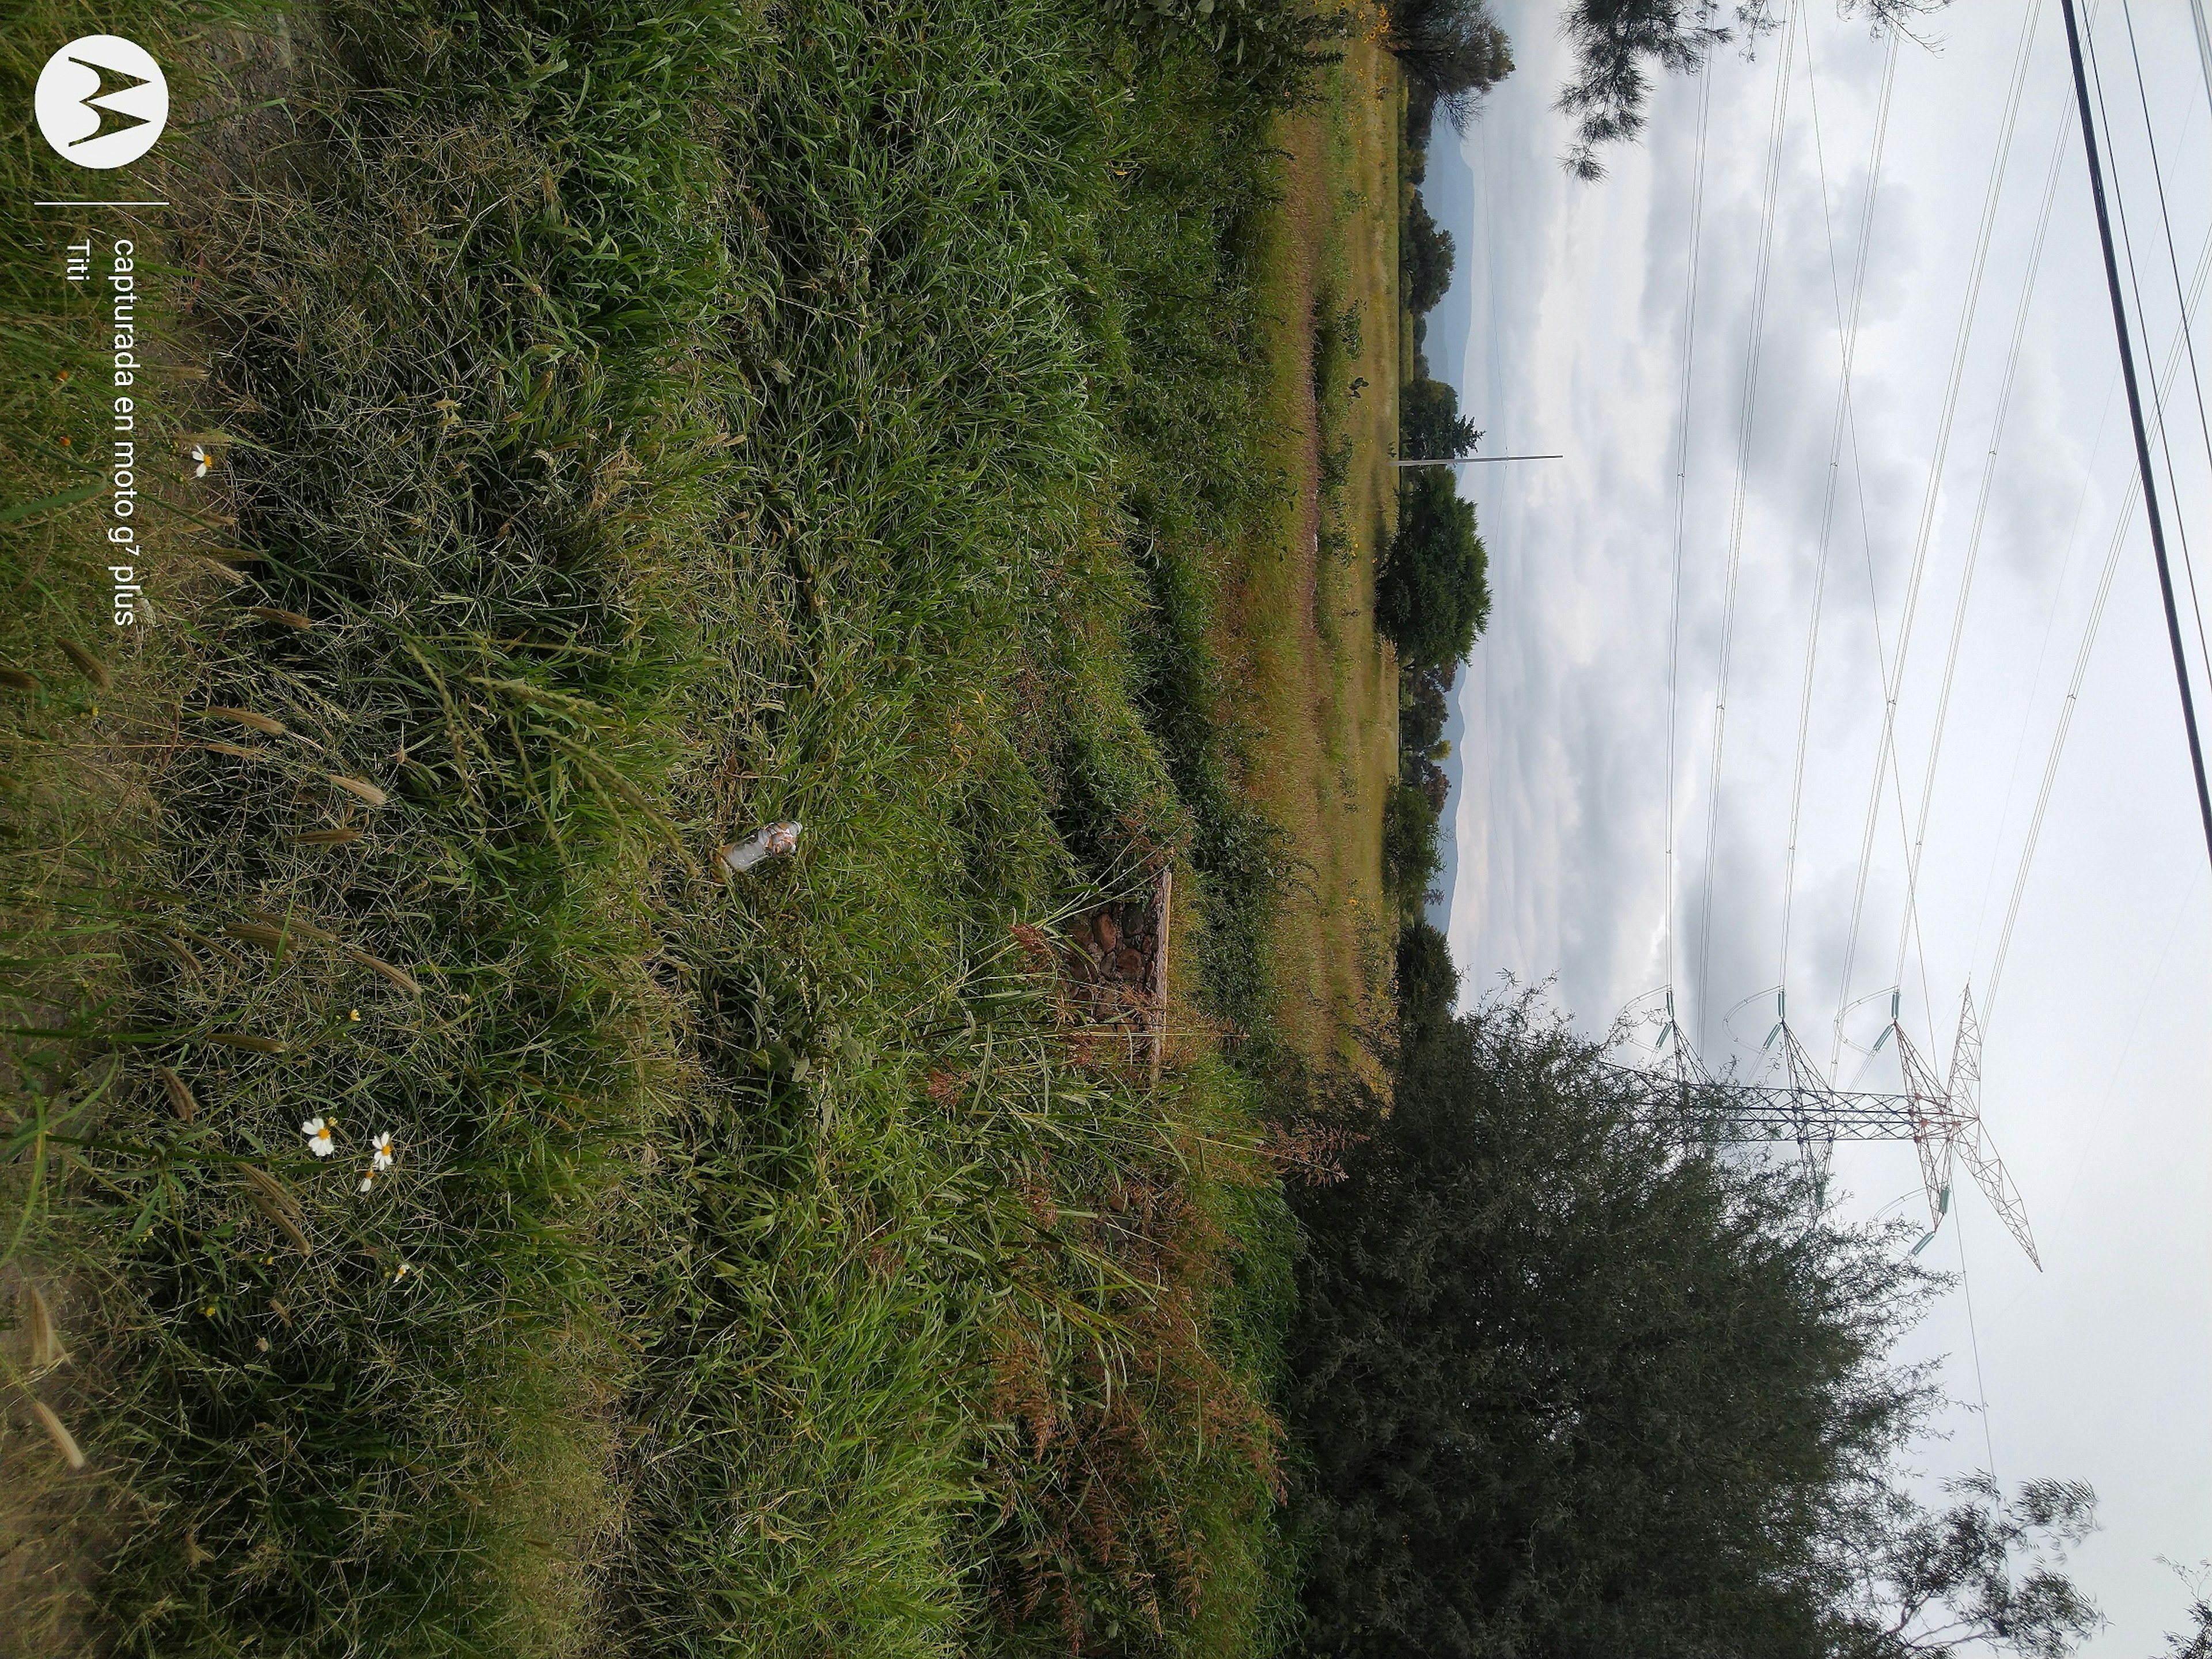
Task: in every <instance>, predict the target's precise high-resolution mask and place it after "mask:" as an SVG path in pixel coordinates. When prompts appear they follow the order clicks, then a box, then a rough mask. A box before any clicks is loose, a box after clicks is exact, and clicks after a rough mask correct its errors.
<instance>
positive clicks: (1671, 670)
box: [1665, 58, 1713, 1022]
mask: <svg viewBox="0 0 2212 1659" xmlns="http://www.w3.org/2000/svg"><path fill="white" fill-rule="evenodd" d="M1712 113H1713V71H1712V63H1711V58H1708V59H1707V60H1706V62H1705V64H1704V66H1703V67H1701V68H1700V69H1699V71H1698V164H1697V168H1696V171H1695V173H1693V174H1692V183H1691V185H1690V258H1689V274H1688V276H1686V278H1685V280H1684V283H1683V289H1682V376H1681V398H1680V402H1681V407H1680V410H1679V412H1678V413H1677V415H1676V416H1675V422H1674V430H1675V439H1674V594H1673V599H1672V601H1671V604H1670V606H1669V609H1668V617H1667V795H1666V805H1667V915H1666V917H1665V933H1666V941H1667V945H1666V949H1667V971H1666V975H1665V978H1666V982H1667V996H1668V1018H1669V1020H1670V1022H1671V1020H1672V1018H1673V1006H1674V734H1675V729H1676V726H1677V725H1678V721H1677V718H1676V708H1677V701H1676V700H1677V691H1678V688H1679V686H1680V667H1681V659H1682V524H1683V509H1684V505H1685V502H1686V499H1687V495H1688V490H1689V475H1690V372H1691V369H1692V367H1693V366H1694V364H1695V363H1696V362H1697V345H1698V258H1699V251H1700V249H1701V247H1702V246H1703V243H1704V240H1705V138H1706V135H1707V133H1708V132H1709V131H1711V124H1712Z"/></svg>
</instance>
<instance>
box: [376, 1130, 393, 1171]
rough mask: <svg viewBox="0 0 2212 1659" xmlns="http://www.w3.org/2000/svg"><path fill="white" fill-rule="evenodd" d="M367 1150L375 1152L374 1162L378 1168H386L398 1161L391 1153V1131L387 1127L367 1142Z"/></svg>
mask: <svg viewBox="0 0 2212 1659" xmlns="http://www.w3.org/2000/svg"><path fill="white" fill-rule="evenodd" d="M369 1150H370V1151H371V1152H374V1153H375V1154H376V1158H375V1160H374V1163H375V1167H376V1168H377V1169H379V1170H388V1169H390V1168H391V1167H392V1165H393V1164H396V1163H397V1162H398V1158H395V1157H394V1156H393V1154H392V1131H391V1130H389V1129H386V1131H385V1132H384V1133H382V1134H380V1135H379V1136H377V1138H376V1139H374V1140H373V1141H371V1142H370V1143H369Z"/></svg>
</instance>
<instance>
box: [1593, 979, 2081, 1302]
mask: <svg viewBox="0 0 2212 1659" xmlns="http://www.w3.org/2000/svg"><path fill="white" fill-rule="evenodd" d="M1786 1009H1787V1005H1786V1004H1784V1002H1783V1001H1782V1000H1781V998H1780V997H1779V995H1778V996H1777V999H1776V1009H1775V1013H1776V1018H1775V1022H1774V1029H1773V1030H1771V1031H1769V1032H1768V1033H1767V1036H1766V1042H1765V1044H1764V1045H1762V1047H1761V1048H1760V1051H1759V1052H1760V1055H1761V1060H1762V1063H1761V1065H1760V1068H1759V1077H1758V1078H1755V1079H1753V1080H1749V1081H1745V1080H1741V1079H1737V1078H1736V1077H1735V1076H1734V1075H1733V1073H1729V1074H1728V1075H1723V1076H1721V1077H1715V1076H1714V1075H1713V1074H1712V1073H1710V1072H1708V1071H1707V1070H1706V1069H1705V1065H1704V1063H1703V1062H1702V1061H1701V1060H1699V1058H1698V1056H1697V1054H1695V1052H1693V1051H1692V1049H1691V1048H1690V1046H1689V1043H1688V1042H1687V1040H1686V1038H1685V1037H1684V1036H1683V1034H1682V1030H1681V1027H1680V1025H1679V1024H1677V1023H1676V1022H1675V1020H1674V1010H1673V997H1672V995H1671V994H1669V996H1668V1007H1667V1014H1666V1024H1665V1026H1664V1028H1663V1029H1662V1030H1661V1032H1660V1034H1659V1039H1658V1042H1657V1044H1656V1047H1657V1048H1658V1049H1659V1050H1660V1051H1661V1058H1659V1059H1658V1060H1657V1061H1656V1063H1655V1065H1653V1066H1644V1067H1639V1066H1614V1067H1613V1072H1614V1073H1615V1075H1616V1076H1617V1078H1618V1079H1620V1081H1621V1082H1622V1083H1624V1084H1625V1085H1626V1086H1627V1088H1628V1089H1629V1090H1630V1091H1631V1092H1632V1096H1633V1097H1635V1098H1636V1099H1637V1100H1638V1103H1639V1105H1640V1106H1641V1108H1642V1109H1644V1111H1645V1112H1646V1113H1647V1114H1648V1115H1650V1117H1651V1118H1652V1119H1653V1120H1654V1121H1664V1122H1668V1123H1670V1124H1676V1125H1680V1127H1682V1128H1683V1129H1684V1130H1685V1131H1686V1133H1691V1134H1692V1135H1695V1136H1697V1137H1699V1138H1701V1139H1707V1140H1717V1141H1720V1142H1723V1143H1731V1144H1736V1145H1744V1144H1773V1143H1777V1142H1781V1141H1795V1142H1796V1145H1797V1147H1798V1150H1799V1152H1800V1153H1801V1154H1802V1156H1803V1158H1805V1160H1806V1163H1807V1164H1808V1166H1809V1167H1810V1168H1811V1169H1812V1170H1813V1173H1814V1178H1815V1181H1816V1182H1820V1183H1825V1182H1826V1175H1827V1167H1828V1158H1829V1155H1830V1153H1831V1152H1832V1150H1833V1148H1834V1146H1835V1144H1836V1143H1837V1142H1838V1141H1839V1140H1909V1141H1911V1143H1912V1144H1913V1146H1914V1148H1915V1150H1916V1151H1917V1152H1918V1153H1919V1155H1920V1178H1921V1182H1922V1184H1923V1187H1924V1188H1926V1191H1927V1195H1928V1218H1929V1228H1928V1236H1927V1237H1926V1238H1923V1239H1922V1240H1921V1241H1920V1243H1919V1244H1918V1245H1916V1246H1915V1247H1914V1249H1915V1250H1916V1253H1917V1251H1918V1250H1919V1249H1924V1248H1925V1247H1926V1245H1927V1244H1928V1243H1929V1240H1930V1239H1933V1238H1934V1237H1936V1232H1937V1231H1938V1230H1939V1229H1941V1227H1942V1225H1943V1217H1944V1216H1945V1214H1946V1213H1948V1211H1949V1210H1950V1207H1951V1174H1952V1170H1953V1168H1954V1164H1955V1163H1957V1162H1958V1161H1960V1160H1963V1161H1964V1162H1965V1164H1966V1170H1967V1172H1968V1173H1969V1174H1971V1175H1972V1176H1973V1178H1974V1183H1975V1185H1977V1186H1978V1187H1979V1188H1981V1189H1982V1191H1983V1193H1984V1194H1985V1195H1986V1196H1987V1197H1988V1199H1989V1200H1990V1206H1991V1207H1992V1208H1994V1209H1995V1210H1996V1212H1997V1215H1998V1217H1999V1218H2001V1219H2002V1221H2003V1222H2004V1224H2005V1226H2006V1228H2007V1229H2008V1231H2010V1232H2011V1234H2012V1236H2013V1237H2015V1239H2017V1240H2019V1242H2020V1247H2021V1249H2023V1250H2025V1251H2027V1259H2028V1260H2029V1261H2033V1262H2034V1263H2035V1265H2036V1267H2037V1269H2038V1270H2039V1271H2040V1270H2041V1268H2042V1267H2043V1262H2042V1261H2041V1259H2040V1258H2039V1256H2038V1255H2036V1253H2035V1239H2034V1237H2033V1235H2032V1234H2031V1233H2030V1232H2029V1231H2028V1227H2027V1210H2026V1209H2025V1207H2024V1206H2022V1205H2021V1200H2020V1194H2019V1192H2018V1191H2017V1190H2016V1189H2015V1188H2014V1186H2013V1184H2012V1178H2011V1177H2010V1176H2008V1175H2007V1174H2006V1173H2005V1168H2004V1164H2002V1162H2001V1161H2000V1160H1999V1159H1998V1158H1997V1155H1996V1148H1995V1147H1994V1146H1992V1145H1991V1144H1990V1137H1989V1131H1988V1130H1987V1129H1986V1128H1985V1127H1984V1126H1983V1123H1982V1116H1981V1098H1980V1097H1981V1082H1982V1030H1981V1026H1980V1024H1978V1022H1977V1021H1976V1020H1975V1018H1974V1004H1973V997H1972V992H1971V991H1969V992H1967V993H1966V994H1964V995H1962V996H1961V997H1960V1002H1959V1033H1958V1036H1956V1037H1955V1038H1954V1040H1953V1042H1952V1044H1951V1065H1950V1069H1949V1070H1948V1072H1947V1073H1944V1074H1943V1075H1942V1076H1941V1077H1938V1076H1937V1075H1936V1069H1935V1067H1934V1066H1931V1065H1929V1063H1928V1061H1927V1060H1926V1059H1925V1058H1924V1057H1923V1055H1922V1054H1921V1053H1920V1051H1919V1050H1918V1049H1917V1048H1914V1047H1913V1045H1912V1042H1911V1039H1910V1038H1908V1037H1907V1036H1905V1027H1904V1024H1902V1022H1901V1021H1900V1020H1899V1018H1898V999H1897V997H1896V996H1895V995H1894V994H1893V995H1892V997H1891V999H1890V1008H1889V1023H1888V1024H1887V1026H1885V1027H1884V1028H1883V1030H1882V1033H1881V1036H1880V1037H1879V1038H1877V1039H1876V1041H1875V1046H1874V1050H1872V1051H1870V1052H1878V1051H1879V1050H1880V1049H1881V1046H1882V1044H1883V1043H1885V1042H1889V1041H1890V1040H1891V1039H1892V1038H1894V1039H1895V1040H1896V1042H1897V1058H1898V1064H1899V1070H1900V1071H1901V1072H1902V1073H1903V1079H1904V1084H1905V1087H1904V1090H1903V1091H1902V1092H1901V1093H1898V1094H1876V1093H1867V1092H1863V1091H1856V1090H1846V1089H1838V1088H1835V1087H1833V1086H1832V1085H1830V1084H1829V1083H1828V1082H1827V1081H1826V1079H1823V1078H1822V1076H1821V1075H1820V1067H1819V1066H1817V1065H1815V1064H1814V1060H1813V1059H1812V1057H1811V1056H1810V1055H1809V1054H1807V1053H1806V1052H1805V1049H1804V1046H1803V1045H1802V1043H1800V1042H1798V1040H1797V1034H1796V1032H1795V1031H1793V1030H1790V1021H1789V1018H1788V1015H1787V1011H1786Z"/></svg>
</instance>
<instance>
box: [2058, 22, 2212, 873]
mask: <svg viewBox="0 0 2212 1659" xmlns="http://www.w3.org/2000/svg"><path fill="white" fill-rule="evenodd" d="M2060 4H2061V6H2062V7H2063V9H2064V11H2065V14H2066V49H2067V52H2068V54H2069V56H2070V57H2071V58H2072V59H2073V64H2074V97H2075V102H2076V104H2077V105H2078V106H2080V110H2081V143H2082V147H2083V149H2084V150H2085V152H2086V153H2087V157H2088V162H2089V194H2090V197H2091V198H2092V199H2093V201H2094V202H2095V204H2096V208H2097V239H2098V240H2099V241H2100V243H2101V244H2102V245H2103V247H2104V252H2105V282H2106V287H2107V288H2108V289H2110V290H2111V292H2112V328H2113V331H2114V333H2115V334H2116V335H2117V336H2118V341H2119V348H2120V378H2121V380H2122V381H2123V382H2124V384H2125V385H2126V386H2127V392H2128V420H2129V422H2130V425H2131V426H2133V427H2134V428H2135V437H2136V471H2137V472H2138V473H2139V475H2140V477H2141V480H2142V498H2143V512H2144V516H2145V518H2146V519H2147V520H2148V521H2149V524H2150V544H2151V552H2152V555H2153V556H2154V558H2155V559H2156V561H2157V563H2158V586H2159V595H2160V599H2162V600H2163V601H2164V603H2165V605H2166V637H2167V639H2168V641H2169V642H2170V643H2171V644H2172V647H2173V672H2174V678H2175V680H2176V682H2177V684H2179V688H2180V691H2181V722H2182V726H2183V728H2184V729H2185V731H2186V732H2187V733H2188V737H2189V765H2190V770H2191V772H2192V773H2193V774H2194V775H2195V776H2196V781H2197V811H2198V814H2199V815H2200V816H2201V817H2202V818H2203V823H2204V848H2205V853H2206V855H2207V856H2208V857H2212V790H2208V789H2207V788H2206V787H2205V781H2204V745H2203V742H2202V741H2201V740H2200V738H2198V736H2197V705H2196V701H2195V699H2194V698H2193V697H2192V696H2191V695H2190V689H2189V657H2188V653H2187V652H2186V651H2185V648H2184V647H2183V645H2182V642H2181V616H2180V613H2179V611H2177V610H2176V609H2175V606H2174V602H2173V571H2172V567H2171V566H2170V565H2169V563H2168V562H2167V560H2166V525H2165V522H2164V520H2163V519H2162V518H2161V516H2160V513H2159V507H2158V482H2157V480H2156V478H2155V477H2153V476H2152V472H2151V464H2150V435H2149V433H2148V430H2146V428H2144V425H2143V412H2142V388H2141V387H2140V386H2137V385H2136V358H2135V348H2134V346H2133V344H2132V343H2130V337H2129V332H2128V313H2127V305H2126V301H2124V299H2123V297H2122V295H2121V293H2120V265H2119V259H2118V255H2117V254H2116V253H2115V252H2114V251H2113V247H2112V213H2111V211H2110V210H2109V209H2108V208H2107V207H2106V204H2105V169H2104V164H2103V162H2102V161H2100V158H2099V156H2098V154H2097V135H2096V130H2095V125H2094V118H2093V115H2092V113H2091V111H2090V108H2089V79H2088V75H2087V71H2086V70H2085V69H2084V68H2083V65H2082V61H2081V25H2080V23H2079V21H2077V20H2076V18H2075V15H2074V0H2060Z"/></svg>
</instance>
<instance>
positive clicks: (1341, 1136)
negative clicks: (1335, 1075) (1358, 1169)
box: [1260, 1118, 1367, 1187]
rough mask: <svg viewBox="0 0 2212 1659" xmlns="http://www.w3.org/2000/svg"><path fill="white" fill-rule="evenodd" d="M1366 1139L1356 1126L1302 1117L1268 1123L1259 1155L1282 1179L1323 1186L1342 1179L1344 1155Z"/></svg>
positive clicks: (1348, 1155)
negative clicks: (1287, 1121) (1344, 1125)
mask: <svg viewBox="0 0 2212 1659" xmlns="http://www.w3.org/2000/svg"><path fill="white" fill-rule="evenodd" d="M1366 1139H1367V1137H1366V1135H1365V1134H1364V1133H1361V1132H1359V1131H1358V1130H1356V1129H1346V1128H1343V1127H1339V1126H1337V1125H1334V1124H1328V1123H1322V1122H1321V1121H1318V1120H1316V1119H1313V1118H1304V1119H1302V1120H1299V1121H1296V1122H1292V1123H1287V1124H1281V1123H1271V1124H1269V1125H1268V1126H1267V1139H1265V1141H1264V1142H1262V1144H1261V1148H1260V1155H1261V1157H1262V1158H1266V1159H1267V1163H1268V1164H1270V1165H1271V1166H1272V1167H1273V1169H1274V1170H1275V1171H1276V1173H1277V1174H1279V1175H1280V1176H1283V1177H1284V1178H1285V1180H1292V1179H1295V1180H1298V1181H1303V1182H1305V1183H1306V1184H1307V1185H1308V1186H1311V1187H1327V1186H1331V1185H1333V1184H1334V1183H1335V1182H1340V1181H1341V1180H1343V1179H1344V1176H1345V1169H1344V1161H1345V1159H1346V1158H1349V1157H1350V1156H1351V1155H1352V1149H1353V1148H1355V1147H1357V1146H1360V1145H1361V1144H1363V1143H1364V1141H1365V1140H1366Z"/></svg>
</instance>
